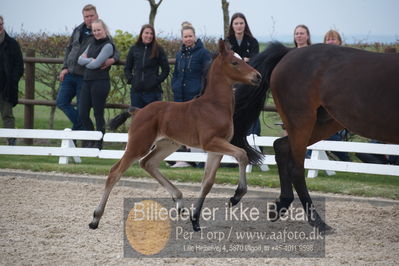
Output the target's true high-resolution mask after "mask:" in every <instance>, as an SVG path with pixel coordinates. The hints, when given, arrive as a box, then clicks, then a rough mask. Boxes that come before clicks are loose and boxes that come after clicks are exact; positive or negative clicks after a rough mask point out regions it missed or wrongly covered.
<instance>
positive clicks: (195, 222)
mask: <svg viewBox="0 0 399 266" xmlns="http://www.w3.org/2000/svg"><path fill="white" fill-rule="evenodd" d="M190 220H191V224H192V225H193V230H194V232H199V231H201V226H200V225H199V221H198V219H196V220H194V219H193V218H191V217H190Z"/></svg>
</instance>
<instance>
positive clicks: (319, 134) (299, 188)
mask: <svg viewBox="0 0 399 266" xmlns="http://www.w3.org/2000/svg"><path fill="white" fill-rule="evenodd" d="M340 129H342V126H341V125H340V124H338V123H337V122H336V121H335V120H329V121H328V122H324V123H316V125H315V126H314V128H313V132H312V135H311V138H310V140H309V145H311V144H313V143H315V142H317V141H319V140H322V139H326V138H328V137H330V136H331V135H332V134H334V133H335V132H337V131H339V130H340ZM293 173H294V178H293V184H294V187H295V190H296V192H297V194H298V197H299V199H300V200H301V203H302V206H303V208H304V209H305V211H306V213H307V216H308V221H309V224H311V225H312V226H316V227H318V228H319V229H320V231H328V230H331V229H332V228H331V227H330V226H328V225H327V224H326V223H325V222H324V221H323V220H322V219H321V217H320V216H319V214H318V213H317V211H316V210H315V208H314V205H313V202H312V199H311V198H310V195H309V192H308V188H307V186H306V181H305V173H304V169H303V164H301V165H300V166H299V167H297V168H296V170H295V171H294V172H293Z"/></svg>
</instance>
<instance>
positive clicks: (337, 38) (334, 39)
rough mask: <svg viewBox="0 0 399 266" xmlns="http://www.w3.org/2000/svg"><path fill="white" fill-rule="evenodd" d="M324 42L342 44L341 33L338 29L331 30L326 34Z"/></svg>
mask: <svg viewBox="0 0 399 266" xmlns="http://www.w3.org/2000/svg"><path fill="white" fill-rule="evenodd" d="M324 43H326V44H335V45H342V38H341V35H340V34H339V33H338V31H336V30H329V31H327V33H326V35H324Z"/></svg>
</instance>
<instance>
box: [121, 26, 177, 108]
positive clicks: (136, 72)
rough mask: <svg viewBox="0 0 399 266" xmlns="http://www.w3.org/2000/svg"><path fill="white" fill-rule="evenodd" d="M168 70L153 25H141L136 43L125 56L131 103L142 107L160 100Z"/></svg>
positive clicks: (166, 60)
mask: <svg viewBox="0 0 399 266" xmlns="http://www.w3.org/2000/svg"><path fill="white" fill-rule="evenodd" d="M159 68H161V73H159ZM169 71H170V68H169V63H168V58H167V57H166V54H165V51H164V50H163V49H162V47H161V46H160V45H159V44H158V43H157V41H156V37H155V30H154V27H152V26H151V25H149V24H145V25H143V26H142V27H141V31H140V35H139V38H138V39H137V42H136V44H135V45H133V46H132V47H130V50H129V53H128V55H127V58H126V65H125V77H126V79H127V81H128V83H129V84H131V85H132V87H131V90H130V103H131V105H132V106H135V107H139V108H142V107H144V106H146V105H147V104H149V103H152V102H155V101H161V100H162V87H161V83H162V82H163V81H164V80H165V79H166V78H167V77H168V75H169Z"/></svg>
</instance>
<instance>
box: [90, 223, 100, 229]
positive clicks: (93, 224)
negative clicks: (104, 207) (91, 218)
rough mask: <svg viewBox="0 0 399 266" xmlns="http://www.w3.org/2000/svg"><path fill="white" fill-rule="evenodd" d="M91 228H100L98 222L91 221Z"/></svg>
mask: <svg viewBox="0 0 399 266" xmlns="http://www.w3.org/2000/svg"><path fill="white" fill-rule="evenodd" d="M89 228H90V229H93V230H94V229H97V228H98V223H94V222H91V223H89Z"/></svg>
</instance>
